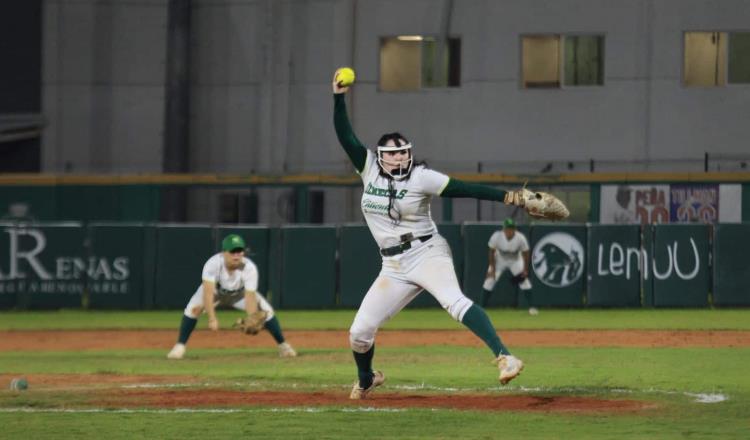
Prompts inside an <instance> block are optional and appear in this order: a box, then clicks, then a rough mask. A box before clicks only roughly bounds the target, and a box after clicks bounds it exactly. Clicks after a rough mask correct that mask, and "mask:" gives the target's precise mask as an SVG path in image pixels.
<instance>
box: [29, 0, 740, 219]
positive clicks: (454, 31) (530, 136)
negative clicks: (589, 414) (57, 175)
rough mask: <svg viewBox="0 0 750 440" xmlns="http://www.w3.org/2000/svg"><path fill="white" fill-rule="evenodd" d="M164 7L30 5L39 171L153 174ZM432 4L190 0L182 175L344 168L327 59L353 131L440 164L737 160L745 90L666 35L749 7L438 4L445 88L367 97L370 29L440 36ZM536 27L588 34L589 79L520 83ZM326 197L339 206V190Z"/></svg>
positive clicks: (540, 0) (722, 23)
mask: <svg viewBox="0 0 750 440" xmlns="http://www.w3.org/2000/svg"><path fill="white" fill-rule="evenodd" d="M167 3H168V2H167V1H166V0H109V1H103V0H99V1H95V0H45V1H44V17H45V22H44V60H43V64H44V67H43V69H44V73H43V81H44V90H43V101H44V102H43V111H44V113H45V116H46V117H47V118H48V121H49V125H48V127H47V130H46V132H45V134H44V138H43V169H44V171H49V172H66V171H72V172H120V173H126V172H158V171H160V170H161V169H162V164H161V161H162V148H163V147H162V143H163V121H164V102H165V100H164V81H165V60H166V54H165V50H166V49H165V48H166V25H167ZM444 4H445V3H444V2H442V1H439V0H367V1H363V0H306V1H305V0H194V1H193V16H192V45H191V46H192V48H193V50H192V52H191V109H192V110H191V115H190V116H191V126H190V139H191V145H190V151H191V169H192V171H194V172H209V173H277V174H281V173H298V172H312V173H346V172H350V171H351V165H350V164H349V162H348V160H347V158H346V156H345V155H344V153H343V152H342V151H341V149H340V147H339V145H338V143H337V141H336V138H335V133H334V131H333V128H332V123H331V109H332V98H331V90H330V81H331V76H332V73H333V71H334V69H335V68H336V67H338V66H343V65H351V66H353V67H354V68H355V69H356V71H357V79H358V81H357V84H356V85H355V87H353V89H352V91H351V93H350V95H351V96H350V98H349V99H350V101H349V105H350V115H351V119H352V121H353V125H354V127H355V130H356V132H357V134H358V136H359V137H360V139H361V140H363V141H364V142H365V143H366V144H368V145H372V144H373V143H374V142H375V141H376V140H377V138H378V137H379V136H380V134H382V133H383V132H386V131H394V130H398V131H401V132H402V133H404V134H405V135H407V136H408V137H409V138H410V139H411V140H412V141H413V143H414V145H415V153H416V155H417V157H418V158H419V159H426V160H427V161H428V163H429V164H430V165H431V166H433V167H435V168H437V169H439V170H443V171H446V172H452V171H462V172H474V171H476V170H477V163H479V162H482V164H483V170H484V171H485V172H498V171H501V172H507V173H527V172H538V171H539V169H540V168H541V167H542V166H544V165H545V164H546V163H547V162H553V163H554V167H553V168H552V170H551V172H553V173H558V172H567V171H568V170H570V171H574V172H581V171H587V170H588V163H589V160H590V159H594V160H595V161H596V164H597V171H607V170H622V171H633V170H674V171H686V170H695V171H700V170H702V166H703V163H702V159H703V155H704V153H705V152H709V153H710V154H712V155H718V154H735V155H737V154H745V155H747V139H748V138H750V125H748V124H747V122H746V121H747V109H748V108H750V86H749V85H730V86H727V87H714V88H685V87H683V86H682V81H681V78H682V57H683V49H682V38H683V32H684V31H690V30H724V31H736V30H744V31H748V30H750V24H748V21H747V17H750V2H748V1H745V0H722V1H720V2H719V1H716V0H620V1H606V2H603V1H601V0H505V1H495V0H453V1H452V5H453V6H452V9H451V11H450V20H449V22H448V23H449V26H448V32H449V33H450V34H451V35H453V36H458V37H460V38H461V40H462V41H461V47H462V54H461V59H462V66H461V87H459V88H446V89H429V90H427V89H423V90H420V91H417V92H400V93H386V92H381V91H379V90H378V74H379V73H378V72H379V39H380V37H383V36H394V35H399V34H439V33H440V32H441V29H442V24H443V23H444V17H445V16H444V13H445V10H444V9H443V5H444ZM538 33H546V34H552V33H598V34H603V35H604V36H605V65H604V75H605V80H604V86H601V87H568V88H562V89H544V90H540V89H535V90H527V89H523V88H521V79H520V73H521V59H520V50H521V36H522V35H524V34H538ZM686 159H687V160H688V162H686ZM567 162H572V164H571V165H572V168H570V169H569V168H567V167H563V164H566V163H567ZM644 162H645V164H644ZM331 197H332V199H331V200H332V201H331V203H335V204H336V205H340V206H346V210H351V207H350V206H349V204H350V203H351V202H350V201H349V199H350V198H351V194H338V195H336V194H331ZM334 200H335V201H334ZM269 203H275V202H273V201H272V202H269ZM194 205H195V206H200V208H196V209H205V205H204V203H202V202H200V203H194ZM269 206H270V205H269Z"/></svg>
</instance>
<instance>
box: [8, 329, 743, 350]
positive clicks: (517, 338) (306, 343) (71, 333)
mask: <svg viewBox="0 0 750 440" xmlns="http://www.w3.org/2000/svg"><path fill="white" fill-rule="evenodd" d="M285 335H286V337H287V339H288V340H289V341H290V342H291V343H292V344H293V345H294V346H295V347H297V348H302V349H305V348H341V349H348V348H349V335H348V332H346V331H340V330H336V331H325V330H320V331H294V330H292V331H286V332H285ZM500 336H501V337H502V338H503V341H504V342H505V343H506V344H508V345H510V346H513V347H750V331H717V330H711V331H694V330H686V331H661V330H622V331H620V330H513V331H502V332H500ZM176 337H177V331H176V330H142V331H139V330H107V331H102V330H97V331H84V330H64V331H0V351H21V350H34V351H38V350H60V351H62V350H112V349H148V348H153V349H158V348H161V349H169V348H170V347H171V346H172V344H174V342H175V339H176ZM378 344H379V345H381V346H383V347H413V346H423V345H457V346H476V347H481V346H482V342H481V341H480V340H479V339H478V338H477V337H476V336H474V335H473V334H471V332H469V331H466V330H410V331H390V330H384V331H380V332H379V333H378ZM274 346H275V343H274V342H273V339H271V337H270V336H269V335H268V334H265V333H264V334H261V335H259V336H256V337H248V336H243V335H241V334H239V332H237V331H230V330H222V331H219V332H210V331H207V330H198V331H196V332H195V333H193V336H192V337H191V339H190V347H191V348H242V347H274Z"/></svg>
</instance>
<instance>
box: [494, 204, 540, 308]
mask: <svg viewBox="0 0 750 440" xmlns="http://www.w3.org/2000/svg"><path fill="white" fill-rule="evenodd" d="M487 246H489V252H488V256H487V259H488V261H489V265H488V266H487V274H486V275H485V279H484V284H482V299H481V301H480V302H481V303H482V307H487V302H488V301H489V299H490V295H492V289H493V288H494V287H495V284H497V280H498V279H500V275H502V274H503V272H504V271H505V269H508V270H509V271H510V273H511V274H512V275H513V278H512V282H513V284H514V285H517V286H518V287H519V288H520V289H521V290H522V291H523V292H524V293H525V294H526V298H527V299H528V302H529V314H530V315H533V316H536V315H538V314H539V310H538V309H537V308H536V307H534V305H533V302H532V296H531V281H529V241H528V240H527V239H526V236H525V235H523V234H522V233H521V232H519V231H518V230H517V229H516V223H515V222H514V221H513V219H512V218H506V219H505V221H504V222H503V229H502V230H500V231H495V232H494V233H493V234H492V236H491V237H490V241H489V242H488V243H487Z"/></svg>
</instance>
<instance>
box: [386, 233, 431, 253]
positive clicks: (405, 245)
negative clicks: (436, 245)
mask: <svg viewBox="0 0 750 440" xmlns="http://www.w3.org/2000/svg"><path fill="white" fill-rule="evenodd" d="M431 238H432V234H430V235H423V236H421V237H416V238H413V239H411V240H409V241H404V242H402V243H401V244H397V245H396V246H392V247H389V248H385V249H381V250H380V255H382V256H384V257H392V256H394V255H398V254H402V253H404V251H408V250H409V249H411V242H412V241H414V240H419V241H421V242H425V241H427V240H429V239H431Z"/></svg>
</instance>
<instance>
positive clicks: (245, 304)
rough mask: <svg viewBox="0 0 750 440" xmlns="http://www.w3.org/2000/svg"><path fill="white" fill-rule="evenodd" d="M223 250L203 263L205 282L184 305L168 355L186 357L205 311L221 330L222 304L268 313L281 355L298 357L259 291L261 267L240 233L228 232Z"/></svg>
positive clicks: (267, 326)
mask: <svg viewBox="0 0 750 440" xmlns="http://www.w3.org/2000/svg"><path fill="white" fill-rule="evenodd" d="M221 249H222V252H219V253H218V254H215V255H213V256H212V257H211V258H209V259H208V261H206V264H204V265H203V274H202V276H201V278H202V280H203V282H202V283H201V285H200V286H198V290H196V291H195V293H194V294H193V296H192V297H191V298H190V301H189V302H188V304H187V306H185V311H184V314H183V316H182V322H181V323H180V333H179V335H178V337H177V343H176V344H175V345H174V347H172V350H170V351H169V353H168V354H167V359H182V358H183V357H184V356H185V350H186V346H187V341H188V339H189V338H190V335H191V334H192V333H193V330H194V329H195V325H196V324H197V323H198V317H199V316H200V315H201V313H202V312H203V311H204V310H205V312H206V314H207V315H208V328H209V329H211V330H213V331H216V330H218V329H219V320H218V319H217V318H216V307H220V306H225V307H230V306H231V307H234V308H235V309H237V310H244V311H245V312H247V314H248V315H249V314H251V313H254V312H256V311H258V309H260V310H263V311H265V312H267V313H268V315H267V317H266V323H265V329H266V330H268V332H269V333H270V334H271V336H272V337H273V339H274V340H275V341H276V343H277V344H278V348H279V356H281V357H295V356H297V352H296V351H295V350H294V348H292V346H291V345H290V344H289V343H288V342H286V341H285V340H284V334H283V333H282V331H281V324H279V320H278V319H277V318H276V316H275V315H274V311H273V307H271V304H269V303H268V301H266V299H265V298H263V296H262V295H261V294H260V293H258V268H257V267H256V266H255V263H253V262H252V261H251V260H250V259H249V258H247V257H245V240H244V239H243V238H242V237H240V236H239V235H237V234H230V235H227V236H226V237H224V239H223V240H222V242H221Z"/></svg>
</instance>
